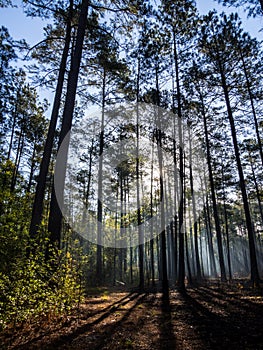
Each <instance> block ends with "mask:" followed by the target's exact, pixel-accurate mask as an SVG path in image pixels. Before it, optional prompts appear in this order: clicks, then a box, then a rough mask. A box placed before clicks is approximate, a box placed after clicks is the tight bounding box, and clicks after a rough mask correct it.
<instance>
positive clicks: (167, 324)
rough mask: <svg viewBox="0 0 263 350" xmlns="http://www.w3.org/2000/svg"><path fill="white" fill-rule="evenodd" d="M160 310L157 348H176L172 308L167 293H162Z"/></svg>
mask: <svg viewBox="0 0 263 350" xmlns="http://www.w3.org/2000/svg"><path fill="white" fill-rule="evenodd" d="M161 311H162V313H161V317H160V319H159V328H160V342H159V349H169V350H176V349H177V343H176V335H175V333H174V330H173V324H172V309H171V304H170V297H169V295H162V303H161Z"/></svg>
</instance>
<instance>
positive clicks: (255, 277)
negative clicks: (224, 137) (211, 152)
mask: <svg viewBox="0 0 263 350" xmlns="http://www.w3.org/2000/svg"><path fill="white" fill-rule="evenodd" d="M218 64H219V69H220V76H221V83H222V88H223V92H224V97H225V102H226V107H227V114H228V119H229V123H230V128H231V134H232V140H233V145H234V150H235V157H236V163H237V169H238V174H239V184H240V189H241V193H242V198H243V205H244V211H245V217H246V227H247V233H248V241H249V251H250V268H251V282H252V283H253V285H256V286H258V285H259V282H260V278H259V272H258V263H257V256H256V247H255V239H254V230H253V223H252V219H251V214H250V208H249V204H248V198H247V191H246V183H245V179H244V173H243V169H242V164H241V159H240V153H239V147H238V141H237V135H236V127H235V121H234V117H233V113H232V108H231V104H230V97H229V92H228V87H227V81H226V76H225V74H224V70H223V67H222V64H221V61H220V58H218Z"/></svg>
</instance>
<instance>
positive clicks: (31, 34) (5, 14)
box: [0, 0, 263, 45]
mask: <svg viewBox="0 0 263 350" xmlns="http://www.w3.org/2000/svg"><path fill="white" fill-rule="evenodd" d="M196 2H197V8H198V10H199V12H200V13H201V14H205V13H207V12H208V11H209V10H212V9H213V8H216V9H218V10H219V11H220V12H221V10H224V11H225V12H232V11H234V12H238V14H239V16H240V17H242V20H243V25H244V28H245V30H246V31H248V32H250V34H251V35H252V36H257V37H258V38H259V39H260V40H263V33H262V32H261V33H259V30H260V28H262V27H263V19H260V18H250V19H247V18H246V14H244V12H243V11H242V8H241V9H239V10H238V9H235V8H230V9H228V8H226V7H223V6H221V5H218V4H217V2H216V1H214V0H196ZM14 3H15V4H18V8H7V9H0V25H4V26H6V27H7V28H8V30H9V32H10V34H11V36H12V37H13V38H14V39H17V40H18V39H26V41H27V42H28V43H29V44H30V45H34V44H36V43H37V42H38V41H40V40H42V39H43V26H45V24H46V23H47V21H43V20H41V19H39V18H29V17H26V16H25V14H24V13H23V10H22V9H21V1H19V0H15V1H14Z"/></svg>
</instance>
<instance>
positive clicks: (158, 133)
mask: <svg viewBox="0 0 263 350" xmlns="http://www.w3.org/2000/svg"><path fill="white" fill-rule="evenodd" d="M158 74H159V72H158V66H156V67H155V84H156V86H155V87H156V92H157V101H156V102H157V103H156V104H157V107H158V109H157V130H156V140H157V153H158V164H159V173H160V177H159V181H160V201H161V229H162V232H161V258H162V260H161V261H162V292H163V298H164V300H168V299H169V285H168V276H167V251H166V223H165V209H164V208H165V193H164V170H163V153H162V128H161V118H160V108H159V107H160V91H159V77H158Z"/></svg>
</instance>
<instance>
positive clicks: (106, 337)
mask: <svg viewBox="0 0 263 350" xmlns="http://www.w3.org/2000/svg"><path fill="white" fill-rule="evenodd" d="M146 297H147V294H146V293H143V294H141V295H139V296H138V300H137V301H136V303H135V304H134V305H133V306H132V307H131V308H129V309H128V310H127V311H126V312H125V314H124V316H123V317H122V318H120V319H119V320H118V321H117V322H115V323H114V324H113V325H107V326H106V327H105V328H104V331H103V334H101V335H100V338H99V341H98V342H97V343H96V345H95V346H93V347H92V350H93V349H94V350H101V348H102V347H103V346H104V345H105V344H108V343H109V342H110V341H111V340H112V336H113V334H115V333H116V331H117V330H120V329H121V328H122V327H125V323H126V321H127V320H128V318H129V316H130V315H131V314H132V313H133V312H134V310H135V308H136V307H137V306H138V305H139V304H144V300H145V298H146ZM142 325H143V319H140V320H139V322H138V324H137V325H133V328H132V331H133V333H135V332H136V330H137V329H138V330H140V328H141V326H142ZM122 342H123V343H122ZM123 348H125V339H120V350H122V349H123Z"/></svg>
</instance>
